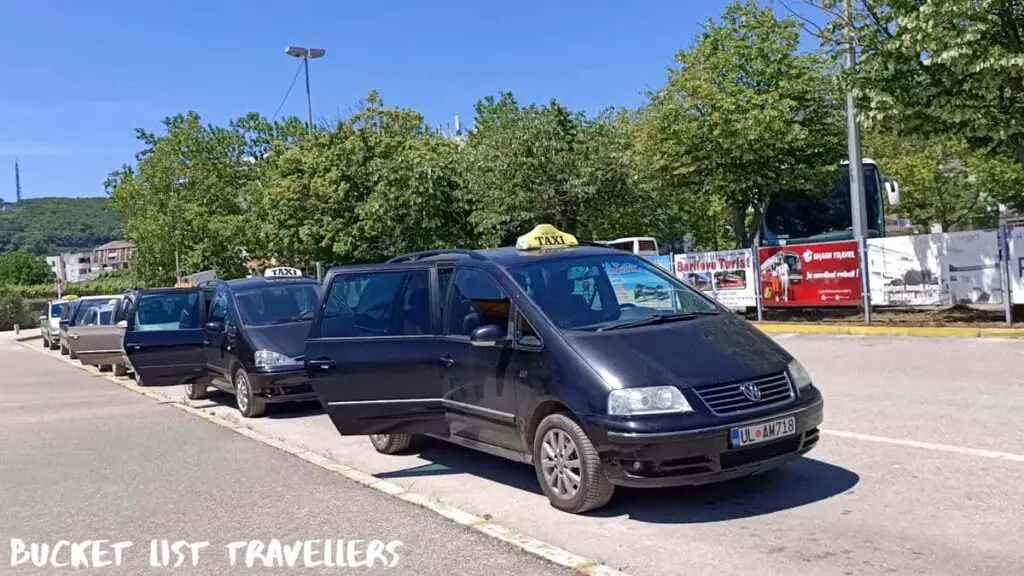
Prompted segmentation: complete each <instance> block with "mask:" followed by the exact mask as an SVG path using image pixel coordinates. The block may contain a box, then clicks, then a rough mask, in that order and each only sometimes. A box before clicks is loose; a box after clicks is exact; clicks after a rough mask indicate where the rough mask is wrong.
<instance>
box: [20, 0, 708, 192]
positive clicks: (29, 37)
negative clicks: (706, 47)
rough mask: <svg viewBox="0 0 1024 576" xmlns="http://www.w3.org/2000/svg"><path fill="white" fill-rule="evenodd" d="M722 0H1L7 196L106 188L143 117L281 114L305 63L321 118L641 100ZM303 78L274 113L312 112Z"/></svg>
mask: <svg viewBox="0 0 1024 576" xmlns="http://www.w3.org/2000/svg"><path fill="white" fill-rule="evenodd" d="M725 4H726V0H703V1H701V0H661V1H657V2H655V1H646V0H636V1H634V2H621V1H619V2H616V1H612V0H591V1H590V2H583V1H576V0H572V1H570V0H559V1H557V2H552V1H537V0H530V1H521V2H510V3H508V4H504V3H500V2H499V3H493V2H478V1H477V2H470V1H456V0H451V1H438V2H414V1H412V0H404V1H398V0H378V1H376V2H342V1H341V0H334V1H329V0H307V1H304V2H267V1H263V0H250V1H247V2H241V1H235V0H230V1H229V0H217V1H206V2H200V1H196V0H174V1H168V2H139V1H138V0H133V1H125V0H102V1H95V2H87V1H81V0H60V1H58V0H35V1H34V2H17V1H7V2H3V3H2V4H0V197H2V198H4V199H6V200H13V198H14V157H15V155H17V156H19V157H20V159H21V182H22V191H23V192H22V193H23V197H27V198H35V197H41V196H96V195H102V194H103V187H102V185H103V180H104V178H105V177H106V175H107V174H108V173H109V172H110V171H111V170H114V169H116V168H118V167H119V166H120V165H121V164H122V163H125V162H130V161H131V160H132V156H133V154H134V153H135V152H136V151H137V150H138V148H139V147H138V145H137V143H136V141H135V139H134V133H133V129H134V128H135V127H145V128H148V129H157V128H158V126H159V122H160V120H161V119H162V118H163V117H165V116H167V115H171V114H174V113H177V112H182V111H186V110H189V109H193V110H196V111H197V112H199V113H200V114H201V115H202V116H203V118H204V119H205V120H206V121H208V122H215V123H223V122H226V121H228V120H230V119H232V118H235V117H237V116H240V115H242V114H244V113H246V112H248V111H250V110H255V111H258V112H261V113H263V114H265V115H267V116H271V115H273V113H274V111H275V110H276V109H277V107H278V105H279V104H280V102H281V100H282V98H283V97H284V95H285V91H286V90H287V88H288V85H289V83H290V82H291V80H292V78H293V76H294V74H295V72H296V70H297V66H298V65H299V62H298V60H296V59H294V58H290V57H288V56H286V55H285V54H284V48H285V46H286V45H288V44H296V45H300V46H315V47H321V48H325V49H326V50H327V56H326V57H325V58H323V59H320V60H316V61H314V62H312V63H311V66H310V75H311V84H312V94H313V107H314V114H316V115H317V116H321V117H326V118H328V119H332V120H333V119H337V118H338V117H340V116H343V115H346V113H347V112H348V111H350V110H351V109H352V108H353V106H354V105H356V103H357V102H358V101H359V100H360V99H361V98H362V97H363V96H365V95H366V93H367V92H368V91H369V90H371V89H374V88H376V89H377V90H379V91H380V92H381V95H382V96H383V98H384V101H385V103H386V104H391V105H398V106H403V107H409V108H415V109H417V110H419V111H421V112H423V113H424V114H425V115H426V117H427V120H428V121H429V122H431V123H432V124H439V123H448V122H452V119H453V116H454V115H456V114H458V115H460V117H461V118H462V119H463V122H464V123H467V124H468V123H469V122H471V120H472V111H473V104H474V103H475V102H476V100H477V99H479V98H481V97H483V96H485V95H488V94H495V93H497V92H498V91H500V90H510V91H512V92H513V93H514V94H515V95H516V96H517V98H519V100H520V101H521V102H531V101H541V102H543V101H547V100H548V99H550V98H552V97H554V98H557V99H558V100H560V101H561V102H563V103H565V104H566V105H568V106H569V107H571V108H573V109H582V110H585V111H587V112H591V113H594V112H597V111H599V110H600V109H601V108H604V107H606V106H635V105H637V104H639V103H640V102H642V95H641V92H642V91H643V90H644V89H646V88H653V87H656V86H658V85H660V84H661V82H662V81H663V80H664V78H665V71H666V68H667V67H668V66H669V65H670V64H671V62H672V57H673V55H674V54H675V52H676V51H677V50H679V49H681V48H684V47H687V46H689V45H690V44H691V42H692V39H693V37H694V35H695V34H696V33H697V32H698V31H699V26H700V25H701V24H702V23H703V22H704V21H705V20H706V19H707V18H709V17H713V16H716V15H717V14H718V13H719V12H720V11H721V9H722V8H723V6H724V5H725ZM305 105H306V102H305V91H304V86H303V84H302V79H301V77H300V79H299V81H298V82H297V83H296V85H295V87H294V89H293V90H292V92H291V95H290V96H289V98H288V100H287V102H286V103H285V105H284V107H283V108H282V111H281V114H282V115H287V114H295V115H300V116H301V117H305V111H306V108H305Z"/></svg>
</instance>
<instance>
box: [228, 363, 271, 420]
mask: <svg viewBox="0 0 1024 576" xmlns="http://www.w3.org/2000/svg"><path fill="white" fill-rule="evenodd" d="M235 401H236V402H237V403H238V411H239V412H241V413H242V416H245V417H246V418H258V417H259V416H262V415H263V413H264V412H266V411H267V403H266V401H265V400H264V399H263V398H262V397H260V396H257V395H256V394H255V393H253V391H252V384H250V383H249V375H248V374H246V373H245V370H244V369H242V368H239V369H238V370H236V371H235Z"/></svg>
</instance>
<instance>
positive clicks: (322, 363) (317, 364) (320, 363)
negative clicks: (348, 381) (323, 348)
mask: <svg viewBox="0 0 1024 576" xmlns="http://www.w3.org/2000/svg"><path fill="white" fill-rule="evenodd" d="M306 364H307V365H309V366H312V367H313V368H319V369H321V370H330V369H331V368H334V365H335V362H334V360H327V359H323V360H309V361H308V362H306Z"/></svg>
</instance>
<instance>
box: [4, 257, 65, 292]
mask: <svg viewBox="0 0 1024 576" xmlns="http://www.w3.org/2000/svg"><path fill="white" fill-rule="evenodd" d="M52 277H53V272H52V271H51V270H50V267H49V266H48V265H47V264H46V260H44V259H43V258H41V257H39V256H36V255H35V254H32V253H30V252H24V251H18V252H8V253H6V254H0V285H4V284H7V285H11V284H39V283H42V282H46V281H47V280H49V279H51V278H52Z"/></svg>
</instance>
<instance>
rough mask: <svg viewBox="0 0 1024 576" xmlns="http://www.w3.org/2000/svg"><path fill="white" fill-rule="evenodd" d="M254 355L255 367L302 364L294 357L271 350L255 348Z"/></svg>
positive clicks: (279, 366)
mask: <svg viewBox="0 0 1024 576" xmlns="http://www.w3.org/2000/svg"><path fill="white" fill-rule="evenodd" d="M255 356H256V367H257V368H281V367H284V366H302V363H301V362H298V361H296V360H295V359H294V358H289V357H288V356H285V355H284V354H281V353H280V352H274V351H273V350H257V351H256V354H255Z"/></svg>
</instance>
